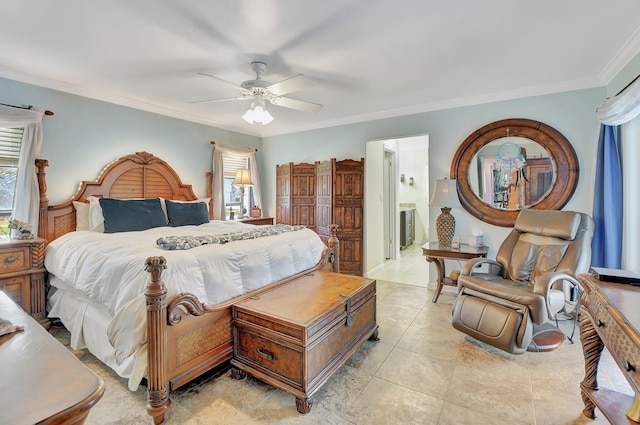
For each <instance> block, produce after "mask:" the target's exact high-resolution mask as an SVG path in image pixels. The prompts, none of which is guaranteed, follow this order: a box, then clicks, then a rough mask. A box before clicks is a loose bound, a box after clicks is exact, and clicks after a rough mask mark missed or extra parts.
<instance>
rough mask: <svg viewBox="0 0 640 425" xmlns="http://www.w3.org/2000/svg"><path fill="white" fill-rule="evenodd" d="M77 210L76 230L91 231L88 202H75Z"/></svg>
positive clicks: (74, 205)
mask: <svg viewBox="0 0 640 425" xmlns="http://www.w3.org/2000/svg"><path fill="white" fill-rule="evenodd" d="M73 207H74V208H75V209H76V230H89V228H90V227H91V225H90V224H89V208H90V206H89V204H88V203H86V202H77V201H74V202H73Z"/></svg>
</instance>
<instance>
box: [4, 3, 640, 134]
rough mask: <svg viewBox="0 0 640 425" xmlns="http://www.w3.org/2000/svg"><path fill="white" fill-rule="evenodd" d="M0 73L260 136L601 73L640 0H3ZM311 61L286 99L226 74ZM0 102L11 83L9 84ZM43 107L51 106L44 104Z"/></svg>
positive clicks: (626, 43)
mask: <svg viewBox="0 0 640 425" xmlns="http://www.w3.org/2000/svg"><path fill="white" fill-rule="evenodd" d="M0 16H2V25H0V76H1V77H6V78H9V79H14V80H18V81H23V82H27V83H31V84H36V85H40V86H44V87H49V88H53V89H57V90H62V91H65V92H70V93H74V94H79V95H83V96H87V97H91V98H96V99H101V100H105V101H108V102H113V103H117V104H121V105H127V106H132V107H135V108H139V109H143V110H147V111H151V112H156V113H160V114H164V115H168V116H173V117H177V118H181V119H186V120H189V121H194V122H199V123H204V124H208V125H212V126H215V127H220V128H224V129H229V130H233V131H238V132H242V133H246V134H252V135H256V136H270V135H276V134H284V133H291V132H295V131H301V130H306V129H314V128H322V127H328V126H334V125H339V124H347V123H352V122H360V121H366V120H370V119H376V118H384V117H392V116H398V115H406V114H411V113H418V112H424V111H430V110H437V109H443V108H449V107H456V106H463V105H470V104H477V103H484V102H490V101H496V100H503V99H510V98H517V97H523V96H529V95H538V94H545V93H551V92H558V91H565V90H573V89H581V88H588V87H596V86H602V85H605V84H606V83H608V82H609V81H610V80H611V78H613V77H614V76H615V74H616V73H617V72H619V71H620V70H621V69H622V67H624V65H626V64H627V63H628V62H629V61H630V60H631V59H632V58H633V57H634V56H635V55H636V54H637V53H638V52H640V1H639V0H607V1H602V0H538V1H531V0H527V1H524V0H483V1H478V0H393V1H392V0H325V1H317V0H316V1H310V0H233V1H232V0H228V1H222V0H218V1H205V0H200V1H198V0H181V1H175V0H110V1H82V0H76V1H73V0H58V1H51V0H3V1H2V2H0ZM256 59H257V60H262V61H264V62H266V63H267V65H268V68H267V72H266V74H265V76H264V79H265V80H268V81H270V82H272V83H274V82H277V81H280V80H282V79H285V78H288V77H290V76H293V75H296V74H305V75H306V76H307V77H309V78H310V79H311V80H312V81H313V82H314V86H313V87H310V88H307V89H304V90H302V91H299V92H296V93H292V94H290V95H289V96H290V97H293V98H297V99H301V100H306V101H311V102H315V103H320V104H322V105H324V107H323V109H322V110H321V111H320V112H318V113H317V114H310V113H304V112H299V111H294V110H289V109H285V108H281V107H277V106H272V105H268V107H267V108H268V109H269V111H270V112H271V114H272V115H273V116H274V117H275V120H274V121H273V122H272V123H271V124H268V125H267V126H262V125H254V126H251V125H249V124H247V123H245V122H244V121H243V120H242V119H241V118H240V116H241V115H242V113H243V112H244V111H245V110H246V109H247V108H248V106H249V104H250V102H249V101H230V102H223V103H205V104H189V103H188V102H189V101H194V100H202V99H217V98H225V97H233V96H236V95H237V92H236V91H235V90H234V89H233V88H232V87H231V86H229V85H226V84H224V83H220V82H218V81H216V80H213V79H209V78H206V77H203V76H199V75H197V73H198V72H204V73H209V74H214V75H216V76H218V77H220V78H222V79H225V80H228V81H230V82H234V83H237V84H240V83H241V82H242V81H245V80H250V79H253V78H254V76H255V75H254V74H253V72H252V71H251V67H250V62H251V61H253V60H256ZM0 102H2V93H1V92H0ZM38 106H39V107H42V108H47V105H38Z"/></svg>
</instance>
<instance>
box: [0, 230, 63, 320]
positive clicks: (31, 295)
mask: <svg viewBox="0 0 640 425" xmlns="http://www.w3.org/2000/svg"><path fill="white" fill-rule="evenodd" d="M45 244H46V241H45V240H44V239H40V238H33V239H8V238H6V239H0V289H1V290H3V291H4V292H5V293H6V294H7V295H8V296H9V297H10V298H11V299H12V300H13V301H15V302H16V304H18V305H19V306H20V307H22V309H23V310H24V311H26V312H27V313H29V314H31V316H33V318H34V319H36V320H37V321H38V322H39V323H40V324H41V325H42V326H44V327H45V328H47V329H48V328H49V327H50V326H51V322H50V321H49V319H47V313H46V311H45V288H44V274H45V269H44V248H45Z"/></svg>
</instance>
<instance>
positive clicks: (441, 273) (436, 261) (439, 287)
mask: <svg viewBox="0 0 640 425" xmlns="http://www.w3.org/2000/svg"><path fill="white" fill-rule="evenodd" d="M427 262H428V263H433V264H435V266H436V271H437V272H438V282H437V284H436V293H435V294H433V299H432V300H431V302H434V303H435V302H436V301H438V297H439V296H440V292H442V288H443V286H444V275H445V268H444V260H442V259H440V258H435V257H427Z"/></svg>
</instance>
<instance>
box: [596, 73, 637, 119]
mask: <svg viewBox="0 0 640 425" xmlns="http://www.w3.org/2000/svg"><path fill="white" fill-rule="evenodd" d="M597 112H598V121H600V123H601V124H604V125H611V126H616V125H622V124H626V123H628V122H629V121H631V120H632V119H634V118H635V117H637V116H638V115H640V78H638V79H636V80H635V81H634V82H633V83H632V84H631V85H629V87H627V88H626V89H624V91H623V92H622V93H620V94H618V95H617V96H615V97H613V98H610V99H607V100H605V101H604V102H603V103H602V105H600V107H599V108H598V111H597Z"/></svg>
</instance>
